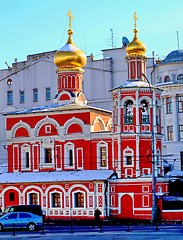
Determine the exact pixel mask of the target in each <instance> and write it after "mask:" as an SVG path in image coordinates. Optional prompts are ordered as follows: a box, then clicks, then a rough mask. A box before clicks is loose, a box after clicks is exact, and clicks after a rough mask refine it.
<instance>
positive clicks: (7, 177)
mask: <svg viewBox="0 0 183 240" xmlns="http://www.w3.org/2000/svg"><path fill="white" fill-rule="evenodd" d="M113 173H114V172H113V171H112V170H82V171H53V172H16V173H2V174H0V183H25V182H26V183H28V182H31V183H33V182H34V183H35V182H36V183H37V182H58V181H93V180H107V179H108V178H109V177H110V176H111V175H112V174H113Z"/></svg>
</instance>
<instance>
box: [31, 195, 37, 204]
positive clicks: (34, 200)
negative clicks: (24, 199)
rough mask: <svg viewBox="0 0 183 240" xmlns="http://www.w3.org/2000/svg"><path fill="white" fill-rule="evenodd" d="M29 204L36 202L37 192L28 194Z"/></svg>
mask: <svg viewBox="0 0 183 240" xmlns="http://www.w3.org/2000/svg"><path fill="white" fill-rule="evenodd" d="M29 204H38V194H37V193H30V194H29Z"/></svg>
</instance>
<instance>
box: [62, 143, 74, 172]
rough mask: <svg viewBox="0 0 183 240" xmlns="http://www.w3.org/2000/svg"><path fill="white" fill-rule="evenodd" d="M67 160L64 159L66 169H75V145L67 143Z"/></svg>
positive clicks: (65, 151) (65, 152)
mask: <svg viewBox="0 0 183 240" xmlns="http://www.w3.org/2000/svg"><path fill="white" fill-rule="evenodd" d="M64 148H65V150H64V154H65V158H64V167H65V168H74V167H75V154H74V144H73V143H67V144H66V145H65V147H64Z"/></svg>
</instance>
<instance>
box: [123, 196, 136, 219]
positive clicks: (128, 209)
mask: <svg viewBox="0 0 183 240" xmlns="http://www.w3.org/2000/svg"><path fill="white" fill-rule="evenodd" d="M133 206H134V204H133V196H131V195H130V194H124V195H122V196H121V199H120V208H121V211H120V213H121V216H122V217H125V218H131V219H132V217H133Z"/></svg>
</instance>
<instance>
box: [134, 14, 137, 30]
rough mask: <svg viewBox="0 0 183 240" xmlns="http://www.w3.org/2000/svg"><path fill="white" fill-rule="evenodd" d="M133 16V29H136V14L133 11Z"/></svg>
mask: <svg viewBox="0 0 183 240" xmlns="http://www.w3.org/2000/svg"><path fill="white" fill-rule="evenodd" d="M133 18H134V27H135V29H136V27H137V24H136V22H137V20H138V17H137V15H136V12H134V14H133Z"/></svg>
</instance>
